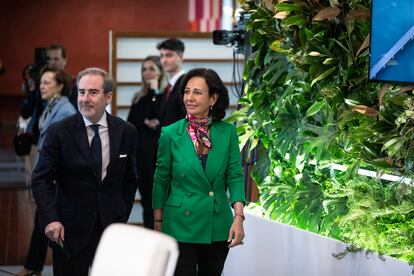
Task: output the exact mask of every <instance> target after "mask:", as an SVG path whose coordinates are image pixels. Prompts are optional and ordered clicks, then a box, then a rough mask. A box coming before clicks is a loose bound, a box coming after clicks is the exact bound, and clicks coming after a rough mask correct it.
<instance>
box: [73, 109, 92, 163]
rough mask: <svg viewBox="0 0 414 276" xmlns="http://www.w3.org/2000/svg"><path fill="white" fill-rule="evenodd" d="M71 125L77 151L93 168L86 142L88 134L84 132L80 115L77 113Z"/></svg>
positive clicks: (84, 128) (83, 124) (89, 149)
mask: <svg viewBox="0 0 414 276" xmlns="http://www.w3.org/2000/svg"><path fill="white" fill-rule="evenodd" d="M72 124H73V127H72V128H70V129H69V131H70V133H71V135H72V138H73V140H74V141H75V144H77V145H78V147H79V151H80V153H81V155H82V157H83V159H85V161H86V163H87V164H88V165H89V166H90V167H91V169H92V170H94V168H93V166H92V164H93V161H92V155H91V148H90V146H89V142H88V135H87V133H86V127H85V123H84V121H83V119H82V115H81V114H80V113H77V115H76V116H75V118H74V120H73V121H72Z"/></svg>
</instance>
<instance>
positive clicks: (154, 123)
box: [144, 119, 160, 129]
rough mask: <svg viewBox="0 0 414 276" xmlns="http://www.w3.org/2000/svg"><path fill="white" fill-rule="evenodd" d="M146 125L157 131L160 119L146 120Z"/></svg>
mask: <svg viewBox="0 0 414 276" xmlns="http://www.w3.org/2000/svg"><path fill="white" fill-rule="evenodd" d="M144 124H145V125H147V126H148V127H149V128H152V129H157V127H158V126H159V125H160V121H159V120H158V119H145V120H144Z"/></svg>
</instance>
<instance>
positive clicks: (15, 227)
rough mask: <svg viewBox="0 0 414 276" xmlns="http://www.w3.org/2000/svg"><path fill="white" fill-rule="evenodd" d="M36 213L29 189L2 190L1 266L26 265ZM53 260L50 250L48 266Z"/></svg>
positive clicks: (0, 214)
mask: <svg viewBox="0 0 414 276" xmlns="http://www.w3.org/2000/svg"><path fill="white" fill-rule="evenodd" d="M34 212H35V203H34V201H33V199H32V196H31V194H30V191H29V190H28V189H0V266H4V265H23V264H24V261H25V257H26V254H27V249H28V246H29V241H30V236H31V233H32V227H33V220H34ZM51 260H52V258H51V250H50V249H49V252H48V257H47V260H46V264H51V263H52V262H51Z"/></svg>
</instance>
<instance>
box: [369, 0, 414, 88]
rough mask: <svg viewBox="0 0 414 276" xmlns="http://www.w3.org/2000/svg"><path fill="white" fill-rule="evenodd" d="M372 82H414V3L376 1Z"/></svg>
mask: <svg viewBox="0 0 414 276" xmlns="http://www.w3.org/2000/svg"><path fill="white" fill-rule="evenodd" d="M371 12H372V13H371V43H370V66H369V67H370V68H369V79H370V80H377V81H387V82H410V83H414V0H372V6H371Z"/></svg>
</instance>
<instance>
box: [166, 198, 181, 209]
mask: <svg viewBox="0 0 414 276" xmlns="http://www.w3.org/2000/svg"><path fill="white" fill-rule="evenodd" d="M182 202H183V197H182V196H179V195H170V196H169V197H168V200H167V205H169V206H175V207H179V206H181V203H182Z"/></svg>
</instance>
